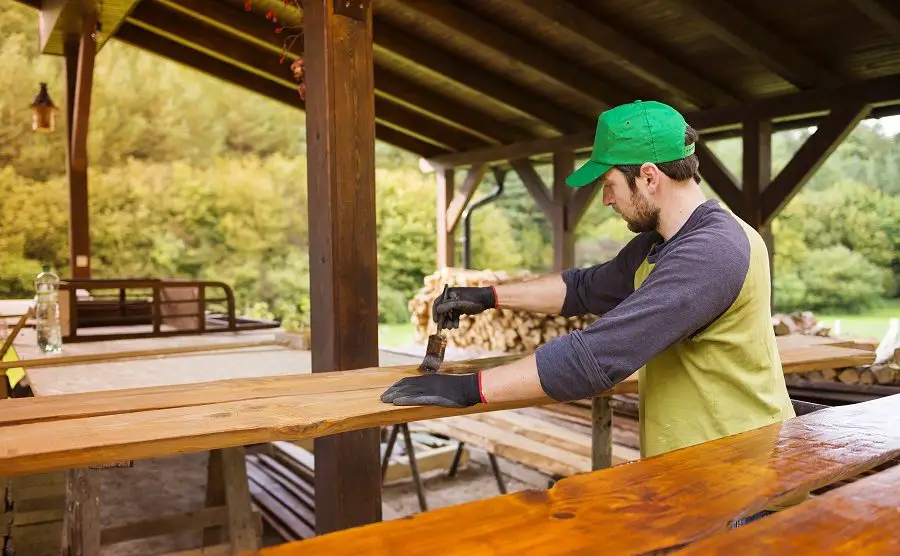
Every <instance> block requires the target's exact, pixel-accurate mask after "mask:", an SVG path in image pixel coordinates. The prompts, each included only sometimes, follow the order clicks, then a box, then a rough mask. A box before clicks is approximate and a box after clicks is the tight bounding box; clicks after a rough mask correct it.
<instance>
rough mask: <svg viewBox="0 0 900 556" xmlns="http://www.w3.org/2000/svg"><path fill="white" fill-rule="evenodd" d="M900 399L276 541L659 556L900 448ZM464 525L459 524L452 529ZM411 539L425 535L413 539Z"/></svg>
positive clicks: (361, 548) (326, 547) (335, 547)
mask: <svg viewBox="0 0 900 556" xmlns="http://www.w3.org/2000/svg"><path fill="white" fill-rule="evenodd" d="M898 430H900V395H895V396H889V397H884V398H880V399H877V400H873V401H869V402H864V403H860V404H855V405H847V406H842V407H836V408H829V409H826V410H822V411H818V412H815V413H811V414H808V415H805V416H803V417H798V418H795V419H790V420H788V421H786V422H784V423H777V424H774V425H770V426H767V427H762V428H759V429H755V430H752V431H749V432H746V433H743V434H740V435H734V436H731V437H725V438H721V439H718V440H715V441H712V442H706V443H703V444H699V445H696V446H691V447H688V448H685V449H682V450H676V451H674V452H670V453H667V454H663V455H661V456H656V457H652V458H647V459H644V460H641V461H639V462H634V463H630V464H624V465H619V466H617V467H613V468H610V469H604V470H600V471H595V472H592V473H587V474H584V475H579V476H575V477H569V478H565V479H562V480H561V481H559V482H558V483H556V485H555V486H554V487H553V488H551V489H549V490H546V491H543V490H529V491H524V492H518V493H515V494H509V495H506V496H500V497H495V498H490V499H486V500H480V501H477V502H471V503H467V504H461V505H458V506H453V507H448V508H441V509H438V510H433V511H430V512H426V513H423V514H418V515H414V516H411V517H409V518H406V519H403V520H396V521H390V522H384V523H380V524H376V525H372V526H368V527H364V528H357V529H353V530H349V531H341V532H337V533H333V534H329V535H323V536H321V537H317V538H314V539H307V540H304V541H302V542H299V543H290V544H286V545H282V546H280V547H274V548H270V549H264V550H262V551H261V552H260V554H261V555H263V556H288V555H291V556H294V555H296V556H300V555H305V554H329V555H331V556H338V555H341V554H366V555H367V556H372V555H377V554H404V556H410V555H418V554H423V555H432V554H442V555H446V554H460V555H466V556H470V555H471V554H479V555H499V554H510V555H512V554H526V553H527V554H541V555H542V556H553V555H562V554H582V553H584V554H589V553H594V552H595V551H596V550H597V549H598V547H602V551H603V553H605V554H623V553H627V554H649V553H654V552H655V551H666V550H670V549H675V548H679V547H682V546H684V545H687V544H690V543H693V542H697V541H699V540H701V539H703V538H706V537H709V536H711V535H714V534H717V533H721V532H723V531H726V529H727V527H728V526H729V524H731V523H732V522H734V521H735V520H736V519H739V518H741V517H744V516H747V515H751V514H753V513H756V512H758V511H760V510H762V509H765V508H767V507H770V506H771V505H772V504H775V503H779V502H784V501H787V500H790V499H792V498H795V497H796V496H797V495H798V494H801V495H802V494H803V493H805V492H808V491H809V490H813V489H815V488H817V487H820V486H822V485H825V484H829V483H832V482H834V481H837V480H841V479H843V478H847V477H851V476H854V475H856V474H858V473H859V472H861V471H864V470H866V469H870V468H872V467H874V466H876V465H878V464H880V463H883V462H885V461H887V460H889V459H891V458H895V457H897V456H900V433H898ZM448 524H452V527H448ZM411 539H415V541H414V542H411Z"/></svg>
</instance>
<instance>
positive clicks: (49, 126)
mask: <svg viewBox="0 0 900 556" xmlns="http://www.w3.org/2000/svg"><path fill="white" fill-rule="evenodd" d="M31 129H32V130H34V131H39V132H42V133H50V132H52V131H54V130H55V129H56V106H55V105H54V104H53V101H52V100H50V93H48V92H47V84H46V83H41V90H40V92H39V93H38V94H37V96H36V97H34V101H33V102H32V103H31Z"/></svg>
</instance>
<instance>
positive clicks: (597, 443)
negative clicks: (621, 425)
mask: <svg viewBox="0 0 900 556" xmlns="http://www.w3.org/2000/svg"><path fill="white" fill-rule="evenodd" d="M610 400H611V398H610V397H609V396H597V397H596V398H594V399H593V402H592V404H591V469H592V470H595V471H596V470H597V469H604V468H606V467H612V406H611V405H610V403H609V402H610Z"/></svg>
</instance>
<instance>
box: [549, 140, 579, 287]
mask: <svg viewBox="0 0 900 556" xmlns="http://www.w3.org/2000/svg"><path fill="white" fill-rule="evenodd" d="M574 170H575V153H573V152H571V151H561V152H556V153H553V217H552V218H551V219H550V225H551V226H552V227H553V270H554V271H556V272H561V271H563V270H565V269H567V268H572V267H573V266H575V226H574V225H573V224H572V219H571V217H570V216H569V201H570V197H571V191H572V188H571V187H569V186H568V185H566V178H567V177H568V176H569V174H571V173H572V172H573V171H574Z"/></svg>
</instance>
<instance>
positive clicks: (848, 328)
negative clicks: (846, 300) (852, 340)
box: [816, 299, 900, 341]
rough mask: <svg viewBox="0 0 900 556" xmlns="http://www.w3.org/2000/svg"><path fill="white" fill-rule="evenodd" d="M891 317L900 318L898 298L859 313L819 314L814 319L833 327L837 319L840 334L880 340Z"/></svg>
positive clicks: (899, 300) (899, 301)
mask: <svg viewBox="0 0 900 556" xmlns="http://www.w3.org/2000/svg"><path fill="white" fill-rule="evenodd" d="M892 318H900V299H888V300H885V302H884V303H883V304H882V305H881V306H880V307H877V308H875V309H872V310H869V311H867V312H865V313H861V314H850V315H848V314H844V315H842V314H833V315H832V314H821V315H816V319H817V320H818V321H819V322H820V323H821V324H823V325H825V326H829V327H833V326H834V323H835V321H837V320H839V321H841V322H840V325H841V329H840V334H841V335H842V336H859V337H865V338H873V339H876V340H879V341H880V340H881V339H882V338H883V337H884V335H885V333H886V332H887V329H888V323H889V322H890V319H892Z"/></svg>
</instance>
